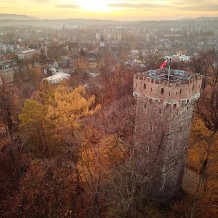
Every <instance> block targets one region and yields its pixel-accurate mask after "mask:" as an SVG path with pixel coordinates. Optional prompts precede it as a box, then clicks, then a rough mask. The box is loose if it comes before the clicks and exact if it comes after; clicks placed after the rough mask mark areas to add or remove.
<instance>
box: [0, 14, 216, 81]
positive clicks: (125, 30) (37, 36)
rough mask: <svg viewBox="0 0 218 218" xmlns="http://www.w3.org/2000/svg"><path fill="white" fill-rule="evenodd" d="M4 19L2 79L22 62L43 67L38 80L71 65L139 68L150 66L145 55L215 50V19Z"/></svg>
mask: <svg viewBox="0 0 218 218" xmlns="http://www.w3.org/2000/svg"><path fill="white" fill-rule="evenodd" d="M17 16H18V15H17ZM5 18H6V17H4V16H2V17H1V19H2V20H1V22H0V23H1V25H0V75H4V76H5V77H7V79H6V80H7V81H8V82H12V81H13V80H14V73H15V71H16V70H17V69H18V66H20V65H21V63H22V64H23V66H22V67H24V68H25V66H24V65H25V64H24V63H27V62H28V63H29V62H32V63H33V62H34V67H37V69H38V70H40V71H42V72H43V73H42V75H41V76H42V79H46V80H48V81H49V82H50V83H58V82H59V81H61V80H62V79H67V78H69V75H70V74H72V73H73V72H74V71H75V70H79V71H85V72H87V73H89V74H90V75H91V76H93V77H95V76H96V75H98V73H99V70H100V69H101V68H102V67H106V66H110V68H111V70H113V69H115V68H116V66H118V65H124V66H126V67H127V68H128V69H131V70H134V71H136V72H139V71H143V70H148V69H149V68H150V67H151V66H149V62H150V60H149V58H150V57H151V56H155V58H156V59H157V60H159V61H160V62H161V61H162V60H164V59H167V58H171V60H172V62H174V63H182V62H189V61H190V60H191V58H192V57H197V56H198V55H199V53H200V52H201V51H204V50H214V51H215V52H217V51H218V25H217V18H198V19H190V20H189V19H184V20H178V21H147V22H146V21H135V22H119V21H104V20H102V21H101V20H56V21H52V20H50V21H49V20H44V21H43V20H34V18H30V17H27V16H26V17H22V19H25V21H23V20H22V19H21V17H18V19H19V18H20V19H21V20H20V21H19V20H16V21H15V20H13V19H14V18H16V16H15V15H14V16H13V17H12V18H13V19H11V20H10V16H9V17H7V18H8V19H7V20H6V19H5ZM11 22H12V23H13V25H10V23H11ZM22 22H25V26H22V25H21V23H22ZM17 24H18V25H17ZM19 24H20V25H19ZM26 79H28V78H26Z"/></svg>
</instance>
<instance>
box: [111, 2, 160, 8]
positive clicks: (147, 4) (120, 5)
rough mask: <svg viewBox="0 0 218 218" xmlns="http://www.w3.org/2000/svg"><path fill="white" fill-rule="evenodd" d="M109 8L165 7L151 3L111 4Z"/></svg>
mask: <svg viewBox="0 0 218 218" xmlns="http://www.w3.org/2000/svg"><path fill="white" fill-rule="evenodd" d="M108 6H109V7H117V8H142V9H145V8H157V7H158V8H159V7H163V5H157V4H150V3H138V4H137V3H136V4H135V3H114V4H109V5H108Z"/></svg>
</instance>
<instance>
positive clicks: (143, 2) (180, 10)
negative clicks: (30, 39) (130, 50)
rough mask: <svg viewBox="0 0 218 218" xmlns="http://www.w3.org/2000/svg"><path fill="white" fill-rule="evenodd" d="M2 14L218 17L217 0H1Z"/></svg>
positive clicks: (108, 17) (52, 17) (163, 18)
mask: <svg viewBox="0 0 218 218" xmlns="http://www.w3.org/2000/svg"><path fill="white" fill-rule="evenodd" d="M0 13H6V14H23V15H28V16H34V17H38V18H48V19H56V18H57V19H64V18H85V19H89V18H96V19H116V20H168V19H180V18H193V17H205V16H207V17H212V16H213V17H215V16H217V15H218V2H217V0H210V1H204V0H202V1H196V0H153V1H150V0H122V1H121V0H10V1H8V0H1V1H0Z"/></svg>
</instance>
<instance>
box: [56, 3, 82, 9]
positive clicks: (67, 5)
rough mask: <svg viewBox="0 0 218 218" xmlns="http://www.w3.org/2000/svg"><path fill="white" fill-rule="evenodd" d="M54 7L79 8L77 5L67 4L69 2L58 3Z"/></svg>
mask: <svg viewBox="0 0 218 218" xmlns="http://www.w3.org/2000/svg"><path fill="white" fill-rule="evenodd" d="M55 7H56V8H66V9H67V8H69V9H72V8H73V9H76V8H79V6H78V5H69V4H58V5H55Z"/></svg>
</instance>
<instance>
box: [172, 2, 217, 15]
mask: <svg viewBox="0 0 218 218" xmlns="http://www.w3.org/2000/svg"><path fill="white" fill-rule="evenodd" d="M172 8H173V9H179V10H183V11H205V12H206V11H218V2H217V0H209V1H206V0H201V1H199V2H197V1H196V0H176V1H173V4H172Z"/></svg>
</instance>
